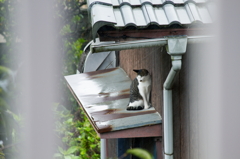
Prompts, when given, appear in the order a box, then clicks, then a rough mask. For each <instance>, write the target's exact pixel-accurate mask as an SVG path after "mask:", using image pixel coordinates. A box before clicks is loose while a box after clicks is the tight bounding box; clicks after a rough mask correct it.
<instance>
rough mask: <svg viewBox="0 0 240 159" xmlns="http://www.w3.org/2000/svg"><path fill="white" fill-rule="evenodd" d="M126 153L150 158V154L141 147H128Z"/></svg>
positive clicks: (146, 158) (143, 158)
mask: <svg viewBox="0 0 240 159" xmlns="http://www.w3.org/2000/svg"><path fill="white" fill-rule="evenodd" d="M126 153H127V154H132V155H134V156H136V157H139V158H141V159H152V156H151V154H150V153H149V152H148V151H146V150H144V149H141V148H134V149H129V150H127V152H126Z"/></svg>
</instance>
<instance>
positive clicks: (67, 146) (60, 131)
mask: <svg viewBox="0 0 240 159" xmlns="http://www.w3.org/2000/svg"><path fill="white" fill-rule="evenodd" d="M54 112H55V115H56V118H57V119H58V120H56V132H57V136H58V138H59V139H61V141H62V143H61V144H59V145H58V151H59V152H58V153H56V154H55V155H54V158H56V159H89V158H91V159H99V158H100V152H99V150H100V142H99V141H100V139H99V137H98V136H97V134H96V132H95V131H94V129H93V128H92V126H91V124H90V123H89V121H88V119H87V117H86V116H85V114H84V113H83V111H82V110H81V109H80V107H76V108H75V109H74V112H75V113H73V114H72V113H71V111H69V110H67V109H66V108H65V107H64V106H62V105H59V104H56V105H55V107H54Z"/></svg>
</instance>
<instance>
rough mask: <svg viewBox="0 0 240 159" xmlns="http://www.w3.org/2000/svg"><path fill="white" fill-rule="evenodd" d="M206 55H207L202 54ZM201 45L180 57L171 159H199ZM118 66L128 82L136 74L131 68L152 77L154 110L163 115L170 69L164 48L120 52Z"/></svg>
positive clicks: (174, 93) (202, 62) (174, 106)
mask: <svg viewBox="0 0 240 159" xmlns="http://www.w3.org/2000/svg"><path fill="white" fill-rule="evenodd" d="M205 54H206V53H205ZM201 56H202V49H201V45H188V49H187V52H186V54H185V55H184V56H183V60H182V61H183V63H182V69H181V71H180V73H179V74H178V75H177V79H176V81H175V83H174V86H173V116H174V117H173V118H174V119H173V122H174V159H202V158H204V154H203V153H200V148H199V147H200V146H199V145H200V144H202V145H203V144H204V143H203V142H204V141H202V140H200V139H199V136H201V139H202V138H204V137H203V135H204V134H201V133H200V129H205V128H206V127H205V126H204V123H203V124H202V123H200V121H199V118H200V115H199V111H201V112H202V114H201V115H203V114H204V110H203V109H201V106H200V105H199V100H200V99H199V96H198V90H199V88H201V87H204V86H201V84H200V79H201V77H200V75H199V72H200V71H202V70H200V67H201V66H202V65H204V60H201ZM119 65H120V67H122V68H123V69H124V70H125V71H126V72H127V74H128V75H129V76H130V78H131V79H133V78H135V76H136V74H135V72H133V71H132V70H133V69H141V68H145V69H148V70H149V72H150V73H151V75H152V83H153V86H152V95H151V101H152V105H153V106H154V107H155V109H156V110H157V111H158V112H159V113H160V114H161V115H163V114H162V112H163V111H162V106H163V93H162V92H163V83H164V81H165V79H166V77H167V74H168V73H169V70H170V68H171V59H170V56H169V55H168V54H167V53H166V50H165V47H161V48H160V47H154V48H144V49H134V50H125V51H120V53H119Z"/></svg>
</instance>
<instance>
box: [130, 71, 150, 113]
mask: <svg viewBox="0 0 240 159" xmlns="http://www.w3.org/2000/svg"><path fill="white" fill-rule="evenodd" d="M133 71H134V72H136V73H137V77H136V78H135V79H134V80H133V81H132V84H131V87H130V100H129V103H128V106H127V110H142V109H149V108H150V107H152V105H151V104H150V102H149V98H150V92H151V76H150V74H149V72H148V71H147V70H146V69H141V70H133Z"/></svg>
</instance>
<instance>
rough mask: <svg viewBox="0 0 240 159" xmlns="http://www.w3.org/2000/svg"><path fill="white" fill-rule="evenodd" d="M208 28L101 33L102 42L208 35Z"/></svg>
mask: <svg viewBox="0 0 240 159" xmlns="http://www.w3.org/2000/svg"><path fill="white" fill-rule="evenodd" d="M209 32H210V31H209V29H207V28H178V29H154V30H141V29H138V30H121V31H119V30H114V31H99V32H98V34H99V37H100V40H101V41H115V40H116V39H118V40H121V41H126V40H131V41H132V40H139V39H152V38H162V37H165V36H168V35H189V36H195V35H204V34H205V35H207V34H209Z"/></svg>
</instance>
